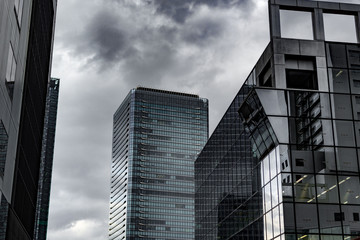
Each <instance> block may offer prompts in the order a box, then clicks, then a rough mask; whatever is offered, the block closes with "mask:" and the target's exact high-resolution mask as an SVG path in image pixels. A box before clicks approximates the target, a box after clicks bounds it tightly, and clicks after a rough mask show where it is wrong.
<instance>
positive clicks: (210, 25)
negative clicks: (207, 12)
mask: <svg viewBox="0 0 360 240" xmlns="http://www.w3.org/2000/svg"><path fill="white" fill-rule="evenodd" d="M223 30H224V22H219V21H216V20H214V19H212V20H208V19H201V20H199V21H197V22H195V23H194V24H192V25H191V26H188V27H187V28H185V29H184V32H183V39H184V40H185V41H186V42H188V43H190V44H197V45H206V43H207V41H211V40H214V39H217V37H219V36H221V34H222V33H223Z"/></svg>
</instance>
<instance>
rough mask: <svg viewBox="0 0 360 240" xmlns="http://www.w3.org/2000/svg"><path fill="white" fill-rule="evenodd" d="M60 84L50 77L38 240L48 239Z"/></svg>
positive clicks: (37, 212)
mask: <svg viewBox="0 0 360 240" xmlns="http://www.w3.org/2000/svg"><path fill="white" fill-rule="evenodd" d="M59 86H60V79H57V78H51V79H50V82H49V85H48V93H47V96H46V109H45V123H44V133H43V145H42V151H41V162H40V176H39V190H38V198H37V206H36V208H37V209H36V223H35V233H34V234H35V237H34V239H36V240H46V234H47V226H48V216H49V202H50V190H51V176H52V167H53V159H54V147H55V131H56V116H57V107H58V99H59Z"/></svg>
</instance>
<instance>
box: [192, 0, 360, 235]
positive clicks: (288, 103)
mask: <svg viewBox="0 0 360 240" xmlns="http://www.w3.org/2000/svg"><path fill="white" fill-rule="evenodd" d="M359 16H360V5H355V4H344V3H329V2H316V1H305V0H297V1H295V0H294V1H287V0H271V1H269V19H270V35H271V36H270V43H269V45H268V46H267V47H266V49H265V51H264V52H263V54H262V56H261V57H260V59H259V60H258V62H257V63H256V65H255V67H254V68H253V70H252V71H251V73H250V74H249V77H248V78H247V79H246V81H245V83H244V84H243V86H242V87H241V89H240V90H239V92H238V94H237V95H236V96H235V98H234V100H233V102H232V103H231V105H230V107H229V108H228V110H227V111H226V113H225V115H224V117H223V118H222V120H221V122H220V123H219V125H218V126H217V128H216V129H215V131H214V133H213V134H212V136H211V137H210V139H209V141H208V142H207V144H206V145H205V147H204V149H203V151H202V152H201V153H200V155H199V157H198V158H197V160H196V162H195V191H196V193H195V216H196V230H195V232H196V240H212V239H223V240H225V239H267V240H268V239H278V240H281V239H286V240H287V239H291V240H295V239H298V240H300V239H302V240H308V239H321V240H335V239H339V240H340V239H360V217H359V216H360V183H359V159H360V44H359V40H360V22H359ZM254 31H256V30H255V29H254Z"/></svg>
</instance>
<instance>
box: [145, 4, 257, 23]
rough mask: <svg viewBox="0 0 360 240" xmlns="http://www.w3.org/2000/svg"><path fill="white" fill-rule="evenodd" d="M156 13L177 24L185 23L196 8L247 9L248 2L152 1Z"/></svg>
mask: <svg viewBox="0 0 360 240" xmlns="http://www.w3.org/2000/svg"><path fill="white" fill-rule="evenodd" d="M148 2H149V3H151V2H153V3H154V4H155V6H156V10H157V12H158V13H161V14H165V15H167V16H168V17H170V18H172V19H173V20H174V21H176V22H178V23H185V21H186V19H187V18H188V17H189V16H191V15H193V14H194V13H196V6H198V5H206V6H209V7H213V8H217V7H222V8H231V7H242V8H245V7H246V8H247V7H248V6H249V4H250V3H251V1H249V0H172V1H168V0H153V1H148Z"/></svg>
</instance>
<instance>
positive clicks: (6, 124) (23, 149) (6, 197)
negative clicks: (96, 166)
mask: <svg viewBox="0 0 360 240" xmlns="http://www.w3.org/2000/svg"><path fill="white" fill-rule="evenodd" d="M55 10H56V0H31V1H25V0H5V1H0V19H1V23H0V134H1V136H0V176H1V177H0V192H1V195H0V197H1V205H0V239H22V240H23V239H25V240H26V239H34V225H35V214H36V204H37V194H38V182H39V169H40V160H41V149H42V137H43V129H44V116H45V105H46V93H47V88H48V81H49V77H50V63H51V52H52V43H53V34H54V22H55Z"/></svg>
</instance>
